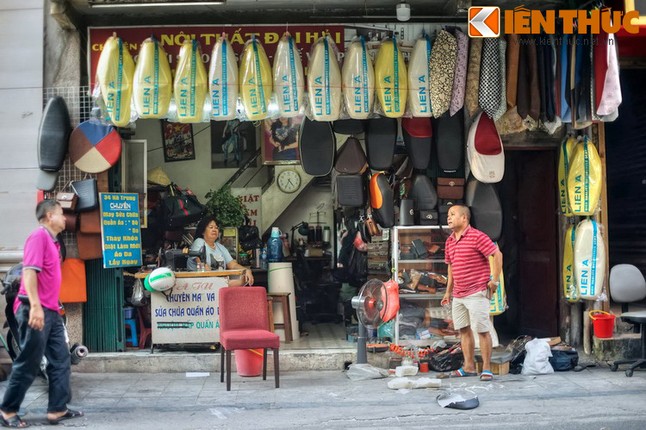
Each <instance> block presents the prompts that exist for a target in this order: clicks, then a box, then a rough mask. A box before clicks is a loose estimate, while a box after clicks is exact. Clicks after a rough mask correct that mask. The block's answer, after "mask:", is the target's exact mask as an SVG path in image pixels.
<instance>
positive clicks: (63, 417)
mask: <svg viewBox="0 0 646 430" xmlns="http://www.w3.org/2000/svg"><path fill="white" fill-rule="evenodd" d="M83 415H85V414H84V413H83V412H81V411H75V410H73V409H68V410H67V411H66V412H65V413H64V414H63V415H61V416H60V417H58V418H55V419H53V420H50V419H49V418H48V419H47V421H49V423H50V424H51V425H56V424H58V423H60V422H61V421H65V420H69V419H72V418H78V417H82V416H83Z"/></svg>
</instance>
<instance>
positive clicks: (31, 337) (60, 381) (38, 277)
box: [0, 200, 83, 428]
mask: <svg viewBox="0 0 646 430" xmlns="http://www.w3.org/2000/svg"><path fill="white" fill-rule="evenodd" d="M36 218H37V219H38V222H39V223H40V226H39V227H38V228H37V229H36V230H34V231H33V232H32V233H31V234H30V235H29V237H28V238H27V241H26V242H25V249H24V258H23V269H22V279H21V283H20V289H19V290H18V298H17V299H16V301H15V303H14V308H13V309H14V313H15V315H16V320H17V322H18V325H19V333H20V339H19V340H20V346H21V348H22V350H21V351H20V354H19V355H18V357H17V358H16V360H15V361H14V363H13V367H12V369H11V377H10V379H9V384H8V385H7V390H6V391H5V394H4V399H3V401H2V405H1V406H0V424H2V426H4V427H15V428H23V427H27V426H28V424H27V423H26V422H25V421H23V420H22V419H21V418H20V417H19V416H18V411H19V410H20V405H21V404H22V401H23V400H24V398H25V394H26V393H27V390H28V389H29V387H30V386H31V384H32V383H33V382H34V379H35V378H36V375H37V374H38V370H39V366H40V362H41V360H42V358H43V355H44V356H45V357H47V361H48V365H47V376H48V378H49V404H48V407H47V420H48V421H49V423H50V424H58V423H59V422H60V421H62V420H65V419H69V418H76V417H80V416H83V412H80V411H74V410H72V409H69V408H68V407H67V402H68V401H69V399H70V398H71V391H70V365H71V361H70V352H69V350H68V346H67V341H66V339H65V327H64V326H63V319H62V317H61V315H60V314H59V312H58V309H59V305H58V297H59V292H60V288H61V258H60V252H59V251H60V245H59V243H58V241H57V240H56V236H58V234H59V233H60V232H62V231H63V230H64V229H65V217H64V216H63V210H62V209H61V206H60V205H59V204H58V202H57V201H55V200H43V201H42V202H40V203H38V206H36Z"/></svg>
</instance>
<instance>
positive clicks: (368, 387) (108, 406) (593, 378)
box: [0, 367, 646, 430]
mask: <svg viewBox="0 0 646 430" xmlns="http://www.w3.org/2000/svg"><path fill="white" fill-rule="evenodd" d="M424 375H428V376H433V375H434V373H428V374H424ZM232 379H233V380H232V391H230V392H227V391H226V389H225V386H224V384H221V383H220V375H219V373H210V374H206V373H204V374H199V373H157V374H155V373H79V372H74V373H73V375H72V385H73V391H74V398H73V401H72V403H70V406H72V407H75V408H79V409H82V410H83V411H85V413H86V416H85V417H83V418H80V419H75V420H70V421H67V422H65V424H64V425H65V426H67V427H72V426H73V427H84V428H91V429H115V428H125V429H137V430H146V429H155V430H158V429H221V428H225V429H237V428H241V429H274V428H276V429H278V428H280V429H285V428H301V429H307V428H316V429H318V428H326V429H329V428H333V429H337V428H338V429H347V428H357V429H361V428H366V429H367V428H371V429H375V428H380V429H381V428H383V429H397V428H410V427H411V426H417V427H421V428H436V427H441V428H444V429H447V428H448V429H466V428H494V427H495V428H496V429H501V428H502V429H524V430H526V429H548V428H549V429H586V430H590V429H617V430H619V429H622V430H625V429H640V430H641V429H643V428H645V427H646V371H638V372H635V375H634V376H633V377H632V378H627V377H626V376H625V375H624V373H623V372H611V371H610V370H609V369H608V368H607V367H596V368H588V369H585V370H583V371H582V372H578V373H577V372H560V373H555V374H552V375H541V376H521V375H505V376H502V377H496V379H494V381H492V382H480V381H479V380H478V378H456V379H443V380H442V388H441V389H439V390H438V389H418V390H409V391H407V390H402V391H395V390H390V389H388V388H387V386H386V384H387V379H376V380H367V381H358V382H357V381H351V380H350V379H348V378H347V376H346V375H345V373H344V372H342V371H330V370H308V371H296V370H294V371H289V370H286V371H284V372H281V388H279V389H275V388H274V381H273V375H271V374H268V375H267V380H266V381H263V380H262V378H261V377H254V378H243V377H239V376H238V375H236V374H234V375H233V378H232ZM6 384H7V383H6V382H2V383H0V394H2V393H4V390H5V388H6ZM457 390H467V391H469V392H474V393H476V394H477V395H478V396H479V399H480V406H479V407H478V408H476V409H473V410H467V411H460V410H455V409H443V408H441V407H440V406H439V405H438V404H437V402H436V397H437V396H438V394H439V393H441V392H445V391H457ZM46 407H47V387H46V385H45V384H44V383H43V381H42V380H38V381H37V382H36V383H35V384H34V386H33V387H32V388H31V389H30V390H29V392H28V395H27V398H26V400H25V402H24V404H23V410H22V411H21V414H24V416H23V417H24V419H26V420H27V421H28V422H29V423H31V424H32V428H33V427H34V426H35V428H39V427H40V426H41V425H42V426H43V427H44V426H45V425H46V419H45V418H46Z"/></svg>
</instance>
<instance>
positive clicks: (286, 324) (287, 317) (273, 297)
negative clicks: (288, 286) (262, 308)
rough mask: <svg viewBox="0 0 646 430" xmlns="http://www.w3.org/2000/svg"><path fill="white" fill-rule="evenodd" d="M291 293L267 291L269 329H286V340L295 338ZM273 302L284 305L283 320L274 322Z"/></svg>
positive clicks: (289, 340)
mask: <svg viewBox="0 0 646 430" xmlns="http://www.w3.org/2000/svg"><path fill="white" fill-rule="evenodd" d="M290 294H291V293H267V301H268V302H269V303H268V304H269V329H270V330H271V331H274V328H282V329H284V330H285V342H291V341H293V340H294V336H293V335H292V314H291V312H290V311H289V295H290ZM273 303H280V304H281V305H282V307H283V322H282V323H274V312H273V306H272V304H273Z"/></svg>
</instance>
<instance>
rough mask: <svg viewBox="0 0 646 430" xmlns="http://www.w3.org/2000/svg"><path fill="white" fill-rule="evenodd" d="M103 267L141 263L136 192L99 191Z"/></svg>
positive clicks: (139, 226)
mask: <svg viewBox="0 0 646 430" xmlns="http://www.w3.org/2000/svg"><path fill="white" fill-rule="evenodd" d="M99 199H100V202H101V246H102V249H103V267H104V268H106V269H107V268H113V267H133V266H141V265H142V262H141V225H140V223H139V194H137V193H99Z"/></svg>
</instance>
